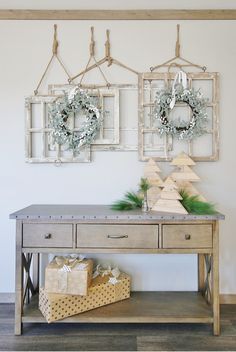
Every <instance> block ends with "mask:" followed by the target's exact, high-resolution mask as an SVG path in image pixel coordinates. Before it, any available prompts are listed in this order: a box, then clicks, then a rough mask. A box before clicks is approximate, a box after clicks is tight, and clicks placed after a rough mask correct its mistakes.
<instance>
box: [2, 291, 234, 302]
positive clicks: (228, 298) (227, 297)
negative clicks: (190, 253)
mask: <svg viewBox="0 0 236 352" xmlns="http://www.w3.org/2000/svg"><path fill="white" fill-rule="evenodd" d="M14 302H15V293H13V292H11V293H9V292H0V303H14ZM220 304H236V294H220Z"/></svg>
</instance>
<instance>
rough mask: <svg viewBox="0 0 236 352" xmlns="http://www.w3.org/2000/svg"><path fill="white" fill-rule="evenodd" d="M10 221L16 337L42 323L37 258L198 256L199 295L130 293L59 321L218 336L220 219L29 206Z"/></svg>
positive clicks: (84, 207)
mask: <svg viewBox="0 0 236 352" xmlns="http://www.w3.org/2000/svg"><path fill="white" fill-rule="evenodd" d="M10 218H11V219H16V305H15V334H16V335H20V334H21V332H22V323H26V322H31V323H42V322H46V321H45V319H44V317H43V316H42V314H41V313H40V311H39V310H38V306H37V302H38V299H37V293H38V288H39V271H40V263H39V260H40V253H156V254H165V253H179V254H197V255H198V292H164V293H163V292H132V294H131V298H130V299H129V300H125V301H123V302H118V303H115V304H112V305H108V306H105V307H101V308H97V309H94V310H92V311H88V312H85V313H82V314H79V315H76V316H72V317H69V318H66V319H64V320H63V322H77V323H78V322H83V323H85V322H89V323H92V322H96V323H98V322H103V323H104V322H107V323H137V322H140V323H151V322H152V323H208V324H209V323H210V324H213V333H214V335H219V333H220V312H219V267H218V266H219V220H220V219H224V216H223V215H222V214H216V215H209V216H208V215H206V216H203V215H201V216H199V215H198V216H197V215H191V214H188V215H178V214H169V213H159V212H152V211H151V212H148V213H143V212H141V211H139V210H135V211H129V212H117V211H112V210H110V208H109V206H104V205H97V206H94V205H31V206H29V207H27V208H25V209H22V210H20V211H17V212H15V213H13V214H11V215H10Z"/></svg>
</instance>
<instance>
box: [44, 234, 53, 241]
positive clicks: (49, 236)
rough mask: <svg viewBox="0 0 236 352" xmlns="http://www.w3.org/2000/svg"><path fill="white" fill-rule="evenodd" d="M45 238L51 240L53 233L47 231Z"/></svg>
mask: <svg viewBox="0 0 236 352" xmlns="http://www.w3.org/2000/svg"><path fill="white" fill-rule="evenodd" d="M44 238H45V240H49V239H50V238H52V234H51V233H47V234H46V235H44Z"/></svg>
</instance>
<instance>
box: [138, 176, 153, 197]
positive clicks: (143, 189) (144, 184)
mask: <svg viewBox="0 0 236 352" xmlns="http://www.w3.org/2000/svg"><path fill="white" fill-rule="evenodd" d="M150 187H151V185H150V183H149V182H148V179H147V178H144V177H142V178H141V180H140V184H139V189H140V191H141V192H143V193H144V194H145V193H146V192H147V191H148V190H149V188H150Z"/></svg>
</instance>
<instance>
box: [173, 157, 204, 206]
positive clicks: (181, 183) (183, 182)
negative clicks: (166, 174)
mask: <svg viewBox="0 0 236 352" xmlns="http://www.w3.org/2000/svg"><path fill="white" fill-rule="evenodd" d="M171 165H173V166H176V169H175V170H174V171H173V172H172V173H171V175H170V176H171V178H172V179H173V180H174V181H175V182H176V184H177V186H178V190H179V191H180V190H181V189H183V190H185V191H186V192H187V193H188V194H189V195H197V196H198V197H199V199H200V200H201V201H206V199H205V198H204V197H203V196H202V195H201V194H200V193H199V192H198V190H197V189H196V188H195V187H194V186H193V185H192V182H198V181H200V178H199V176H198V175H196V174H195V172H194V171H193V170H192V169H191V166H194V165H195V162H194V161H193V160H192V159H191V158H190V157H189V156H188V155H187V154H186V153H184V152H182V153H180V154H179V155H178V156H177V157H176V158H174V159H173V161H172V162H171Z"/></svg>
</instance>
